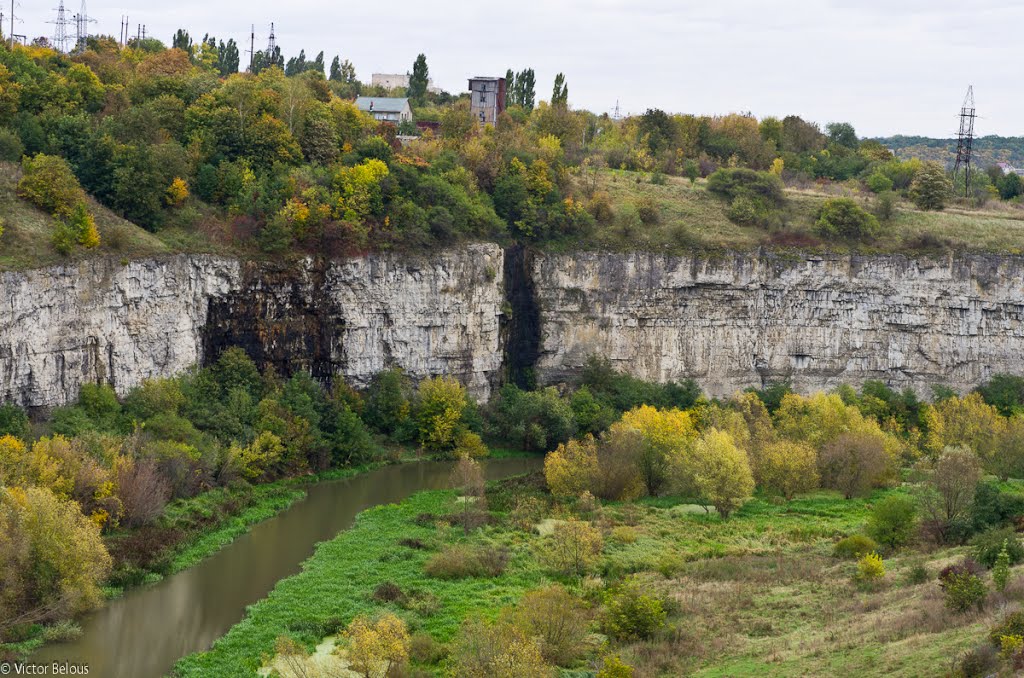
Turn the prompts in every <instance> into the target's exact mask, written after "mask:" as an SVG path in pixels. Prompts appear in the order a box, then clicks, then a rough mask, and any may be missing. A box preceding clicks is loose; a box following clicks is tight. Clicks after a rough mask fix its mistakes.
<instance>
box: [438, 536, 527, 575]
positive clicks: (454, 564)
mask: <svg viewBox="0 0 1024 678" xmlns="http://www.w3.org/2000/svg"><path fill="white" fill-rule="evenodd" d="M508 558H509V553H508V549H505V548H495V547H491V548H488V547H482V546H477V547H473V546H466V545H463V544H457V545H455V546H449V547H448V548H446V549H445V550H444V551H441V552H440V553H438V554H436V555H434V556H433V557H431V558H430V560H428V561H427V562H426V564H425V565H424V566H423V569H424V571H425V572H426V573H427V576H430V577H434V578H436V579H464V578H466V577H497V576H498V575H500V574H501V573H502V572H504V571H505V567H506V566H507V565H508Z"/></svg>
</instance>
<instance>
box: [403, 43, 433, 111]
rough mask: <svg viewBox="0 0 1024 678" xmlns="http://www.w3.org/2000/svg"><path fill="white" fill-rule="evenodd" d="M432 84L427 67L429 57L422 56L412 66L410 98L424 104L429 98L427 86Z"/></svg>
mask: <svg viewBox="0 0 1024 678" xmlns="http://www.w3.org/2000/svg"><path fill="white" fill-rule="evenodd" d="M429 82H430V69H429V68H428V67H427V57H426V55H424V54H420V55H418V56H417V57H416V61H415V62H413V65H412V74H411V75H410V76H409V90H408V94H409V98H410V99H412V100H413V101H415V102H417V103H422V102H423V101H424V100H425V99H426V96H427V85H428V84H429Z"/></svg>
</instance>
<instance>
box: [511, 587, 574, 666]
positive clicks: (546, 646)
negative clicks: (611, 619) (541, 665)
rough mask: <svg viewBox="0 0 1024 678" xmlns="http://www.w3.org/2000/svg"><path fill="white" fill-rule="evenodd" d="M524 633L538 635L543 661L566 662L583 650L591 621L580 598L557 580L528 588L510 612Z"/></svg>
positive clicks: (532, 635) (533, 636)
mask: <svg viewBox="0 0 1024 678" xmlns="http://www.w3.org/2000/svg"><path fill="white" fill-rule="evenodd" d="M512 619H513V623H514V624H515V625H516V626H517V627H518V628H519V629H520V630H522V632H523V633H524V634H526V636H527V637H530V638H540V641H541V643H540V651H541V655H543V657H544V659H545V661H547V662H548V663H551V664H556V665H559V666H567V665H569V664H571V663H572V662H573V661H575V660H576V659H577V658H578V657H580V656H581V655H582V654H583V653H584V652H585V651H586V646H585V643H584V640H585V638H586V636H587V627H588V625H589V622H590V617H589V614H588V613H587V609H586V607H585V606H584V604H583V601H582V600H580V599H579V598H577V597H576V596H574V595H572V594H571V593H569V592H568V591H566V590H565V588H564V587H562V586H559V585H557V584H555V585H552V586H547V587H545V588H541V589H535V590H533V591H530V592H528V593H527V594H526V595H525V596H523V599H522V600H521V601H520V602H519V605H518V607H516V609H515V612H514V613H513V615H512Z"/></svg>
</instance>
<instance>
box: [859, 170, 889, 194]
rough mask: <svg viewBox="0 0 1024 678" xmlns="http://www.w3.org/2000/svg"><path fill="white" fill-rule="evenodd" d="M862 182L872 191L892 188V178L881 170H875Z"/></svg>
mask: <svg viewBox="0 0 1024 678" xmlns="http://www.w3.org/2000/svg"><path fill="white" fill-rule="evenodd" d="M864 183H865V184H867V187H868V188H869V189H870V190H871V192H872V193H885V192H887V191H891V190H892V179H890V178H889V177H887V176H885V175H884V174H882V173H881V172H875V173H874V174H872V175H871V176H869V177H868V178H867V179H866V180H865V181H864Z"/></svg>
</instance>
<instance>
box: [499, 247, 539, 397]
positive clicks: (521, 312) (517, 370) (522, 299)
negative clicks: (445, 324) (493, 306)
mask: <svg viewBox="0 0 1024 678" xmlns="http://www.w3.org/2000/svg"><path fill="white" fill-rule="evenodd" d="M505 301H506V307H505V309H504V315H503V316H502V338H503V340H504V341H503V344H504V363H505V370H504V372H505V381H506V382H507V383H511V384H515V385H516V386H518V387H520V388H533V387H534V386H536V374H535V367H536V365H537V360H538V359H539V358H540V306H539V304H538V303H537V292H536V289H535V288H534V281H533V253H532V252H531V251H530V250H529V249H528V248H527V247H526V246H525V245H514V246H512V247H509V248H507V249H506V250H505Z"/></svg>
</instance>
